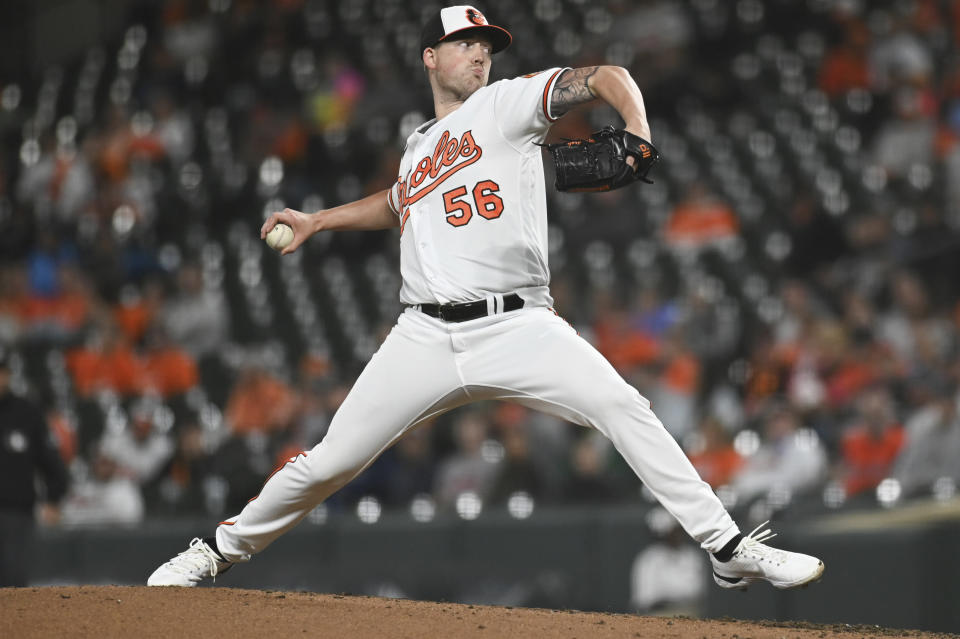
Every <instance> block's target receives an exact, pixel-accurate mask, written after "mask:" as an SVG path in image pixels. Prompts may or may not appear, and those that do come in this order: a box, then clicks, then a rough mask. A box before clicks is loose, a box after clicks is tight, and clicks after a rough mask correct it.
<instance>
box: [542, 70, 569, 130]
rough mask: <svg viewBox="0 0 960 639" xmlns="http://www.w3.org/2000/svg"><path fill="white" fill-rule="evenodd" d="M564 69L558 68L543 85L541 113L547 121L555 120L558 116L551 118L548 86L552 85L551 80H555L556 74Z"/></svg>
mask: <svg viewBox="0 0 960 639" xmlns="http://www.w3.org/2000/svg"><path fill="white" fill-rule="evenodd" d="M563 71H565V69H558V70H557V71H556V72H555V73H554V74H553V75H551V76H550V79H549V80H547V86H545V87H543V115H544V116H546V118H547V122H556V121H557V120H559V119H560V118H551V117H550V109H549V105H550V103H549V100H550V87H552V86H553V81H554V80H556V78H557V76H558V75H560V74H561V73H562V72H563Z"/></svg>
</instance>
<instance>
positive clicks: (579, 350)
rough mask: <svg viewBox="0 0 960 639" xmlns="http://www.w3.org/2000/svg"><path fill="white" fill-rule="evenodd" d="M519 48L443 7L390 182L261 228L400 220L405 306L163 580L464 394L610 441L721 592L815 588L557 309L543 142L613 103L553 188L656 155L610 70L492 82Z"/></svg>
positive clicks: (239, 544)
mask: <svg viewBox="0 0 960 639" xmlns="http://www.w3.org/2000/svg"><path fill="white" fill-rule="evenodd" d="M510 42H511V36H510V34H509V33H508V32H507V30H506V29H504V28H502V27H499V26H495V25H492V24H489V23H488V22H487V20H486V18H485V17H484V16H483V14H481V13H480V12H479V11H477V9H475V8H473V7H470V6H454V7H447V8H445V9H442V10H441V11H440V12H439V13H437V14H436V15H434V16H433V17H432V18H431V19H430V20H429V21H428V22H427V23H426V24H425V25H424V27H423V31H422V37H421V44H422V47H421V49H422V56H423V65H424V67H425V69H426V72H427V74H428V76H429V80H430V86H431V88H432V91H433V101H434V107H435V111H436V117H435V118H434V119H432V120H430V121H429V122H425V123H424V124H423V125H421V126H420V127H419V128H417V129H416V130H415V131H414V132H413V133H411V134H410V137H409V138H408V139H407V145H406V150H405V152H404V154H403V158H402V160H401V162H400V167H399V173H398V176H397V181H396V183H395V184H394V185H393V186H392V187H391V188H390V189H388V190H385V191H383V192H380V193H377V194H375V195H372V196H370V197H367V198H364V199H362V200H358V201H356V202H352V203H350V204H345V205H343V206H338V207H336V208H332V209H328V210H322V211H317V212H315V213H312V214H307V213H303V212H299V211H293V210H290V209H285V210H284V211H280V212H276V213H273V214H272V215H271V216H270V218H269V219H268V220H267V221H266V222H265V223H264V225H263V228H262V229H261V236H262V237H266V235H267V233H269V231H270V230H272V229H273V227H274V226H275V225H277V224H278V223H283V224H286V225H288V226H290V227H291V228H292V229H293V233H294V237H293V240H292V241H291V242H290V243H289V244H288V245H287V246H286V247H285V248H284V249H283V251H282V252H283V254H287V253H290V252H292V251H295V250H297V248H298V247H299V246H300V245H301V244H303V242H305V241H306V240H307V238H309V237H310V236H311V235H313V234H315V233H319V232H323V231H338V230H377V229H389V228H394V227H399V229H400V248H401V251H400V271H401V274H402V278H403V285H402V288H401V290H400V299H401V301H402V302H403V303H404V304H405V306H406V309H405V310H404V312H403V313H402V314H401V315H400V317H399V319H398V320H397V323H396V325H395V326H394V327H393V329H392V331H391V332H390V334H389V335H388V337H387V338H386V340H385V341H384V343H383V345H382V346H381V347H380V349H379V351H377V353H376V354H375V355H374V356H373V357H372V358H371V360H370V362H369V363H368V364H367V366H366V368H365V369H364V371H363V372H362V373H361V375H360V376H359V378H358V379H357V381H356V384H355V385H354V386H353V388H352V390H351V391H350V393H349V395H348V397H347V398H346V400H345V401H344V402H343V405H342V406H341V407H340V409H339V411H337V413H336V415H335V416H334V418H333V421H332V423H331V425H330V428H329V431H328V433H327V435H326V437H325V438H324V439H323V441H322V442H320V443H319V444H317V445H316V446H315V447H314V448H313V449H311V450H309V451H304V452H302V453H300V454H298V455H296V456H294V457H291V458H290V459H289V460H288V461H287V462H286V463H285V464H284V465H283V466H282V467H281V468H279V469H278V470H277V471H276V472H275V473H274V474H273V475H272V476H271V477H270V478H269V479H268V480H267V481H266V483H265V484H264V486H263V489H262V491H261V492H260V494H259V495H258V496H257V497H256V498H254V499H253V500H251V501H250V502H249V503H248V504H247V506H246V507H244V509H243V510H242V511H241V512H240V513H239V514H238V515H237V516H235V517H232V518H230V519H228V520H226V521H224V522H221V523H220V525H219V526H218V527H217V528H216V532H215V534H214V535H213V536H211V537H206V538H196V539H194V540H193V541H192V542H191V543H190V545H189V547H188V548H187V550H185V551H184V552H182V553H180V554H179V555H177V556H176V557H174V558H172V559H170V560H169V561H167V562H166V563H164V564H163V565H161V566H160V567H159V568H157V570H156V571H155V572H154V573H153V574H152V575H151V576H150V578H149V580H148V584H149V585H152V586H166V585H169V586H193V585H196V584H197V583H199V582H200V581H202V580H204V579H209V578H213V577H216V576H217V575H218V574H221V573H223V572H224V571H226V570H227V569H229V568H231V567H232V566H233V565H234V564H236V563H242V562H246V561H249V560H250V558H251V557H252V556H253V555H255V554H257V553H258V552H260V551H262V550H263V549H264V548H266V547H267V546H268V545H269V544H270V543H272V542H273V541H274V540H275V539H277V538H278V537H279V536H280V535H282V534H283V533H284V532H285V531H287V530H289V529H290V528H292V527H293V526H295V525H297V523H298V522H299V521H300V520H301V519H303V518H304V517H305V516H306V515H307V513H309V512H310V511H311V510H312V509H313V508H314V507H315V506H317V504H319V503H321V502H322V501H323V500H324V499H326V498H327V497H329V496H330V495H331V494H333V493H334V492H335V491H336V490H338V489H339V488H341V487H342V486H343V485H344V484H346V483H347V482H349V481H350V480H351V479H352V478H354V477H355V476H356V475H357V474H359V473H360V472H361V471H363V469H364V468H366V467H367V466H368V465H370V464H371V463H372V462H373V461H374V460H375V459H376V458H377V456H378V455H380V454H381V453H382V452H383V451H385V450H386V449H387V448H389V447H390V446H392V445H393V444H394V443H396V441H397V440H399V439H400V438H401V437H403V435H404V433H406V432H407V431H408V430H410V429H411V428H414V427H415V426H417V424H419V423H421V422H423V421H424V420H427V419H430V418H432V417H434V416H436V415H438V414H440V413H443V412H446V411H449V410H451V409H453V408H455V407H458V406H462V405H464V404H467V403H469V402H473V401H477V400H489V399H508V400H510V401H513V402H517V403H520V404H523V405H525V406H528V407H531V408H534V409H537V410H540V411H544V412H546V413H549V414H551V415H555V416H557V417H560V418H562V419H564V420H567V421H570V422H574V423H577V424H580V425H583V426H587V427H590V428H595V429H597V430H599V431H600V432H602V433H603V434H604V435H605V436H607V437H608V438H609V439H610V440H611V441H612V442H613V444H614V446H615V447H616V448H617V450H618V451H619V452H620V454H621V455H623V457H624V458H625V459H626V461H627V462H628V463H629V465H630V467H631V468H632V469H633V470H634V471H635V472H636V474H637V475H638V476H639V477H640V479H641V480H642V481H643V483H644V485H646V486H647V487H648V488H649V489H650V490H651V491H652V492H653V494H654V495H656V497H657V499H658V500H659V501H660V503H661V504H662V505H663V506H664V507H665V508H666V509H667V510H668V511H669V512H670V513H671V514H672V515H673V516H674V517H676V518H677V520H678V521H679V522H680V524H681V525H682V526H683V528H684V530H686V532H687V533H688V534H689V535H690V536H692V537H693V538H694V539H696V540H697V541H698V542H699V543H700V545H701V547H702V548H703V549H704V550H705V551H707V552H708V553H710V556H711V561H712V563H713V570H714V579H715V581H716V583H717V584H718V585H719V586H721V587H723V588H745V587H746V586H747V585H749V584H750V583H752V582H755V581H759V580H765V581H768V582H770V583H771V584H773V585H774V586H776V587H777V588H793V587H796V586H801V585H805V584H807V583H809V582H811V581H815V580H817V579H819V578H820V576H821V574H822V573H823V569H824V566H823V563H822V562H820V561H819V560H818V559H816V558H814V557H811V556H808V555H803V554H798V553H793V552H787V551H783V550H778V549H775V548H772V547H770V546H767V545H766V544H764V543H763V541H765V540H767V539H769V538H770V537H771V536H772V533H771V532H770V531H769V530H763V531H761V532H758V530H759V529H758V530H755V531H754V532H753V533H751V534H749V535H746V536H744V535H742V534H741V532H740V530H739V529H738V528H737V525H736V524H735V523H734V522H733V520H732V519H731V518H730V515H729V514H728V513H727V512H726V510H725V509H724V507H723V506H722V504H721V503H720V501H719V500H718V499H717V497H716V495H715V494H714V493H713V491H712V490H711V489H710V486H708V485H707V484H706V483H705V482H703V481H702V480H701V479H700V477H699V476H698V475H697V473H696V471H695V470H694V468H693V466H692V465H691V464H690V462H689V461H688V460H687V458H686V456H685V455H684V453H683V451H682V450H681V449H680V447H679V446H678V445H677V443H676V442H675V441H674V439H673V438H672V437H671V435H670V434H669V433H668V432H667V431H666V430H665V429H664V427H663V424H662V423H661V422H660V420H659V419H658V418H657V416H656V415H655V414H654V413H653V411H652V410H651V409H650V402H649V401H647V399H645V398H644V397H643V396H642V395H641V394H640V393H639V392H637V390H636V389H634V388H633V387H631V386H630V385H629V384H627V383H626V382H625V381H624V380H623V379H622V378H621V377H620V376H619V375H618V374H617V373H616V371H615V370H614V368H613V367H612V366H611V365H610V363H608V362H607V361H606V360H605V359H604V358H603V357H602V356H601V355H600V354H599V353H598V352H597V351H596V350H595V349H594V348H593V347H592V346H591V345H590V344H589V343H587V342H586V341H585V340H583V339H582V338H580V337H579V336H578V335H577V333H576V331H574V329H573V328H571V327H570V326H569V325H568V324H567V323H566V322H565V321H564V320H563V319H561V318H560V317H559V316H558V315H557V314H556V313H555V312H554V311H553V310H552V308H551V304H552V299H551V297H550V290H549V284H550V272H549V269H548V267H547V254H548V253H547V205H546V193H545V188H546V187H545V184H544V174H543V160H542V157H543V156H542V152H541V145H542V143H543V141H544V138H545V136H546V134H547V131H548V129H549V128H550V125H551V124H552V123H553V122H555V121H556V120H557V119H558V118H560V117H562V116H563V115H564V114H565V113H566V112H568V111H570V110H571V109H573V108H575V107H577V106H578V105H581V104H585V103H587V102H590V101H593V100H602V101H604V102H606V103H607V104H609V105H610V106H611V107H613V108H614V109H615V110H616V111H617V112H618V113H619V114H620V116H621V117H622V118H623V121H624V123H625V127H624V129H623V130H616V129H613V128H608V129H605V130H603V131H600V132H597V133H596V134H594V136H592V137H591V138H590V139H588V140H578V141H573V142H568V143H564V144H560V145H552V146H551V148H550V152H551V157H552V159H553V161H554V162H556V163H557V181H558V184H557V186H558V187H559V188H561V189H570V190H604V189H609V188H618V187H620V186H624V185H626V184H629V183H631V182H633V181H635V180H639V179H646V176H647V172H648V171H649V170H650V167H651V166H652V165H653V163H654V162H656V159H657V152H656V149H655V148H654V146H653V144H652V143H651V142H650V140H651V135H650V128H649V125H648V123H647V116H646V112H645V110H644V102H643V97H642V96H641V93H640V90H639V88H638V87H637V85H636V83H635V82H634V81H633V79H632V78H631V77H630V75H629V73H628V72H627V71H626V70H625V69H622V68H619V67H613V66H596V67H586V68H580V69H570V68H553V69H547V70H545V71H541V72H539V73H532V74H530V75H525V76H522V77H518V78H514V79H511V80H502V81H499V82H495V83H493V84H490V85H488V84H487V81H488V78H489V75H490V66H491V60H492V56H493V55H494V54H496V53H497V52H499V51H502V50H503V49H505V48H506V47H507V46H508V45H509V44H510Z"/></svg>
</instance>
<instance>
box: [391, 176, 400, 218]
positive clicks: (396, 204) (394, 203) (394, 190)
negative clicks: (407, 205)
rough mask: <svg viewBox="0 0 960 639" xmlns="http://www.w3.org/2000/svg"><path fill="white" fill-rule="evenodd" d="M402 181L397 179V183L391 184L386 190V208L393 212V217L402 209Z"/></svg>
mask: <svg viewBox="0 0 960 639" xmlns="http://www.w3.org/2000/svg"><path fill="white" fill-rule="evenodd" d="M402 185H403V180H402V179H400V178H397V181H396V182H394V183H393V186H391V187H390V188H389V189H388V190H387V206H389V207H390V210H391V211H393V214H394V215H397V216H399V215H400V209H401V208H402V207H403V197H402V195H403V194H402V193H401V192H400V190H401V189H402V188H403V187H402Z"/></svg>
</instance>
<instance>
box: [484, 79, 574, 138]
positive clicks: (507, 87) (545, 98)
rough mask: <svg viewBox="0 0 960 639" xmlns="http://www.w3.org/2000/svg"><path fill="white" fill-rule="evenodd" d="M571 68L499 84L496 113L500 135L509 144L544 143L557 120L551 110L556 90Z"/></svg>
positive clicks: (495, 104)
mask: <svg viewBox="0 0 960 639" xmlns="http://www.w3.org/2000/svg"><path fill="white" fill-rule="evenodd" d="M568 68H569V67H563V68H559V67H555V68H553V69H547V70H546V71H541V72H539V73H532V74H530V75H524V76H520V77H518V78H513V79H512V80H503V81H501V82H498V83H497V95H496V97H495V102H494V109H495V111H496V119H497V122H498V123H499V126H500V131H501V133H503V135H504V137H505V138H507V140H508V141H510V142H511V143H512V144H514V145H515V146H520V145H523V144H525V143H529V142H539V141H540V140H542V139H543V136H544V134H545V133H546V131H547V129H549V128H550V125H551V124H553V123H554V122H556V121H557V119H558V116H557V117H555V116H554V115H553V113H552V112H551V110H550V95H551V93H552V92H553V86H554V84H556V82H557V79H558V78H559V77H560V74H561V73H563V72H564V71H566V70H567V69H568Z"/></svg>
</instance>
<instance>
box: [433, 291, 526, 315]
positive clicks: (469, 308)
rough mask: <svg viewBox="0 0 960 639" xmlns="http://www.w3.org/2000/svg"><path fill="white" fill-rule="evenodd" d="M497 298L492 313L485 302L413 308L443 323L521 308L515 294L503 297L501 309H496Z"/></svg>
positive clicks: (521, 299) (519, 300)
mask: <svg viewBox="0 0 960 639" xmlns="http://www.w3.org/2000/svg"><path fill="white" fill-rule="evenodd" d="M498 304H499V302H498V300H497V298H493V313H490V312H489V310H488V309H487V300H477V301H476V302H461V303H460V304H416V305H415V306H414V308H416V309H419V310H420V312H421V313H424V314H426V315H429V316H430V317H436V318H437V319H441V320H443V321H445V322H466V321H469V320H473V319H477V318H480V317H486V316H487V315H491V314H496V313H506V312H507V311H515V310H517V309H521V308H523V298H522V297H520V296H519V295H517V294H516V293H510V294H509V295H504V296H503V308H498Z"/></svg>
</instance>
